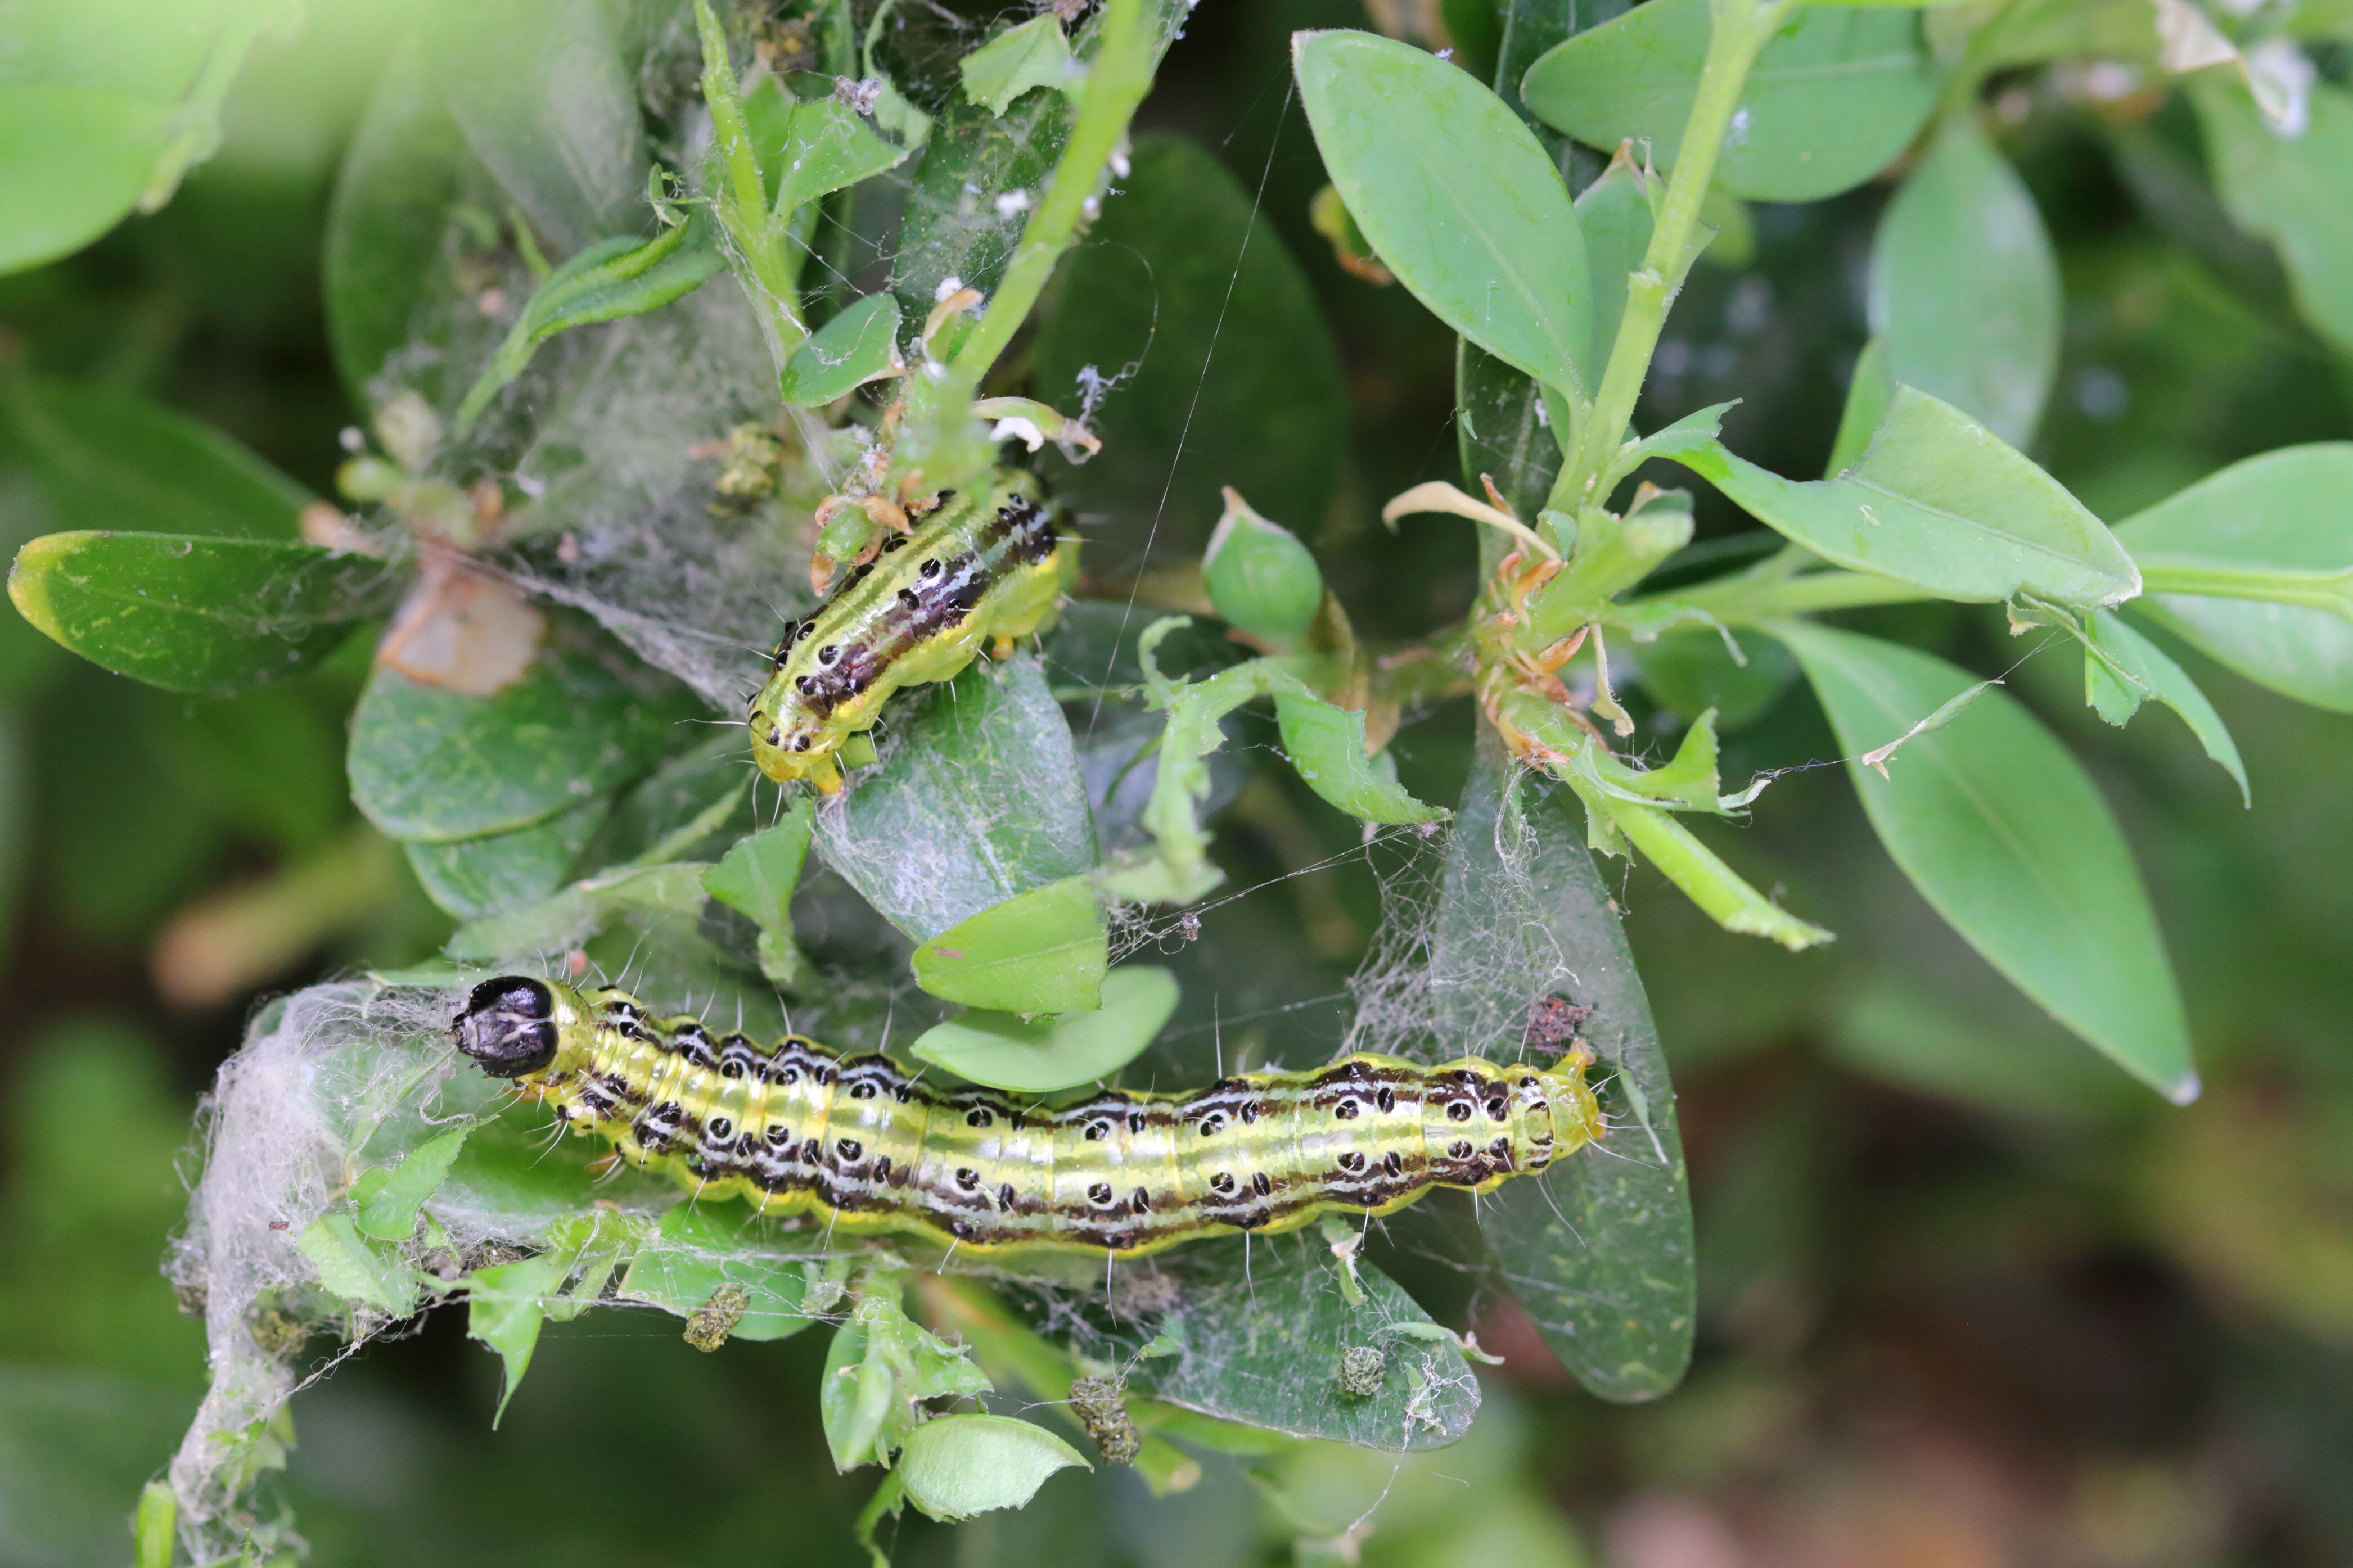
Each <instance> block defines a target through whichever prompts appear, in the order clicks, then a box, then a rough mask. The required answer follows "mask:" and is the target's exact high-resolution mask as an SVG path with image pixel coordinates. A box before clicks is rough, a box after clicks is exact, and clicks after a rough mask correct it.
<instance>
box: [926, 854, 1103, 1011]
mask: <svg viewBox="0 0 2353 1568" xmlns="http://www.w3.org/2000/svg"><path fill="white" fill-rule="evenodd" d="M1110 962H1111V960H1110V956H1109V938H1108V934H1107V932H1106V931H1105V929H1104V926H1103V910H1102V907H1101V906H1100V905H1099V904H1097V903H1096V901H1095V893H1094V884H1093V882H1092V880H1091V879H1088V878H1086V877H1065V878H1063V879H1061V880H1060V881H1058V882H1049V883H1047V884H1046V885H1045V886H1044V887H1042V888H1033V889H1030V890H1029V891H1028V892H1026V893H1019V894H1017V895H1015V896H1014V897H1012V898H1010V899H1008V900H1005V901H1004V902H1003V903H1001V904H992V905H990V906H989V907H988V908H987V909H985V910H980V911H979V912H978V913H976V914H971V915H967V916H965V918H964V919H963V920H960V921H957V922H956V923H955V924H954V925H952V926H950V927H949V928H948V929H947V930H945V931H941V932H940V933H939V934H938V935H936V936H934V937H933V938H931V939H930V940H929V941H927V942H924V943H923V945H922V946H921V947H918V948H917V949H915V983H916V984H919V985H921V986H922V987H923V989H924V990H926V991H928V992H930V993H931V994H933V995H934V996H941V997H944V998H946V999H947V1000H948V1001H951V1002H961V1003H964V1004H965V1005H966V1006H971V1007H993V1008H996V1009H997V1010H999V1011H1001V1012H1008V1013H1071V1012H1077V1011H1081V1010H1083V1009H1088V1008H1092V1007H1096V1006H1100V1005H1103V1003H1102V1000H1101V998H1102V991H1103V971H1104V970H1105V969H1106V968H1108V967H1109V965H1110Z"/></svg>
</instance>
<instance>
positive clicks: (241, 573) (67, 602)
mask: <svg viewBox="0 0 2353 1568" xmlns="http://www.w3.org/2000/svg"><path fill="white" fill-rule="evenodd" d="M397 587H398V579H397V578H396V575H395V574H393V572H392V570H391V569H390V568H389V567H387V566H386V565H385V563H383V562H381V561H376V560H372V559H370V558H369V557H367V556H364V555H347V554H340V553H337V552H332V551H327V550H321V549H318V548H317V547H315V546H313V545H309V544H298V543H294V542H281V541H278V540H263V539H204V538H190V537H187V536H185V535H179V534H166V533H113V532H101V531H85V532H78V533H52V534H47V535H46V536H44V537H42V538H39V539H36V540H34V541H33V542H30V543H28V544H26V546H25V547H24V549H22V550H21V551H19V552H17V553H16V564H15V565H14V566H13V567H11V568H10V570H9V573H8V596H9V597H10V598H11V599H12V600H14V601H15V602H16V608H17V609H18V610H19V611H20V612H22V613H23V615H24V616H25V618H26V620H28V621H30V622H31V623H32V624H33V625H34V626H37V627H39V628H40V629H41V630H42V631H43V632H45V633H47V635H48V636H49V637H52V638H54V639H56V641H58V643H60V644H62V645H63V646H64V647H69V648H71V649H72V650H73V651H74V652H76V653H78V654H80V655H81V656H82V657H83V658H87V659H89V660H90V661H91V662H92V663H94V664H101V665H104V666H105V667H106V668H109V669H111V670H114V671H116V672H117V673H119V674H122V675H128V676H132V677H134V678H135V679H140V680H143V681H146V682H147V683H148V684H150V685H153V686H161V687H164V688H165V689H169V690H173V691H193V692H201V693H204V694H206V695H210V696H227V695H229V694H231V693H234V692H238V691H248V690H251V689H253V688H255V687H257V686H265V685H268V684H269V682H271V681H273V680H282V679H286V678H287V677H289V676H291V675H299V674H301V673H302V672H303V671H304V670H306V669H308V668H310V667H311V665H313V664H315V663H317V662H318V661H319V660H320V659H322V658H325V657H326V656H327V655H328V654H330V653H332V652H333V651H334V649H335V648H336V647H338V646H339V645H341V643H342V642H343V638H344V637H346V636H347V635H348V634H349V633H350V630H351V626H352V623H353V621H356V620H359V619H360V618H362V617H363V616H369V615H374V614H376V613H379V612H381V611H384V610H387V609H389V608H391V605H392V600H393V597H394V595H395V593H396V589H397Z"/></svg>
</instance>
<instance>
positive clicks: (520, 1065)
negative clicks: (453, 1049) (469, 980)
mask: <svg viewBox="0 0 2353 1568" xmlns="http://www.w3.org/2000/svg"><path fill="white" fill-rule="evenodd" d="M450 1032H451V1033H452V1034H454V1035H455V1036H457V1038H458V1048H459V1050H461V1051H463V1052H465V1053H466V1054H467V1055H468V1056H470V1057H471V1058H474V1060H475V1062H476V1063H477V1064H478V1065H479V1066H480V1068H481V1069H482V1070H483V1071H484V1072H486V1073H489V1074H490V1075H491V1077H492V1078H526V1077H529V1076H530V1075H531V1074H533V1073H535V1072H537V1071H539V1070H540V1069H541V1068H544V1067H546V1066H547V1064H548V1063H550V1062H552V1061H554V1059H555V1045H556V1031H555V994H554V992H552V991H550V990H549V989H548V988H547V987H546V985H545V984H542V983H541V982H539V981H536V980H533V979H531V978H529V977H528V976H525V975H521V974H502V975H501V976H499V977H498V978H497V979H496V980H485V981H483V982H482V983H481V984H480V985H477V986H475V987H474V994H472V995H471V996H469V997H468V998H466V1010H465V1011H464V1012H462V1013H460V1014H459V1015H458V1016H457V1018H456V1020H455V1021H454V1022H452V1023H451V1025H450Z"/></svg>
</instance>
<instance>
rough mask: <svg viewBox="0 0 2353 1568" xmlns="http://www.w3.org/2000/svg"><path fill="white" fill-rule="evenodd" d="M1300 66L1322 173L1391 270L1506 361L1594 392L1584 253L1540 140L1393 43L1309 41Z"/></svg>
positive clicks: (1348, 36)
mask: <svg viewBox="0 0 2353 1568" xmlns="http://www.w3.org/2000/svg"><path fill="white" fill-rule="evenodd" d="M1292 58H1293V66H1294V68H1295V70H1296V72H1297V75H1298V78H1299V93H1300V99H1301V101H1302V102H1303V104H1304V105H1305V106H1306V110H1307V119H1308V122H1309V124H1311V125H1312V126H1313V127H1314V132H1315V144H1316V146H1317V147H1318V148H1319V149H1321V150H1322V152H1323V154H1324V167H1325V168H1326V169H1327V170H1329V171H1330V173H1331V175H1332V183H1333V184H1334V185H1335V186H1336V187H1337V188H1338V190H1339V192H1340V196H1341V199H1342V200H1343V201H1345V203H1346V204H1347V207H1348V211H1349V212H1350V213H1351V214H1352V215H1354V216H1355V217H1356V223H1357V226H1359V227H1361V228H1362V229H1363V230H1364V232H1365V236H1366V238H1368V239H1370V240H1371V241H1372V242H1373V248H1374V249H1375V250H1376V251H1377V253H1378V254H1379V256H1380V258H1381V261H1382V264H1383V265H1385V266H1386V267H1388V268H1389V270H1390V271H1392V272H1394V273H1396V274H1397V276H1398V281H1399V282H1401V283H1403V284H1404V285H1405V286H1406V287H1407V288H1408V289H1411V290H1412V291H1413V295H1414V297H1415V298H1416V299H1418V300H1420V301H1421V302H1422V303H1423V304H1424V305H1426V306H1428V307H1429V308H1430V312H1431V314H1433V315H1435V316H1437V317H1438V319H1439V320H1440V321H1444V322H1445V323H1446V324H1447V325H1448V326H1450V327H1452V328H1453V329H1454V330H1455V331H1458V332H1460V333H1461V334H1462V335H1463V336H1464V337H1466V338H1468V339H1470V340H1471V341H1472V342H1475V343H1477V344H1478V345H1479V346H1480V347H1481V348H1482V349H1485V350H1486V351H1487V352H1488V353H1491V354H1493V355H1494V356H1495V357H1496V358H1498V359H1501V360H1503V361H1504V362H1506V363H1509V364H1512V365H1514V366H1515V367H1517V368H1518V369H1520V370H1522V371H1525V372H1526V373H1527V374H1529V375H1532V376H1534V377H1535V378H1536V379H1537V380H1538V381H1540V382H1544V383H1546V384H1548V385H1551V386H1554V387H1556V388H1560V389H1562V390H1564V391H1575V390H1578V389H1581V388H1585V387H1588V386H1590V385H1591V384H1592V380H1593V378H1592V377H1590V376H1588V374H1585V372H1586V370H1587V368H1588V367H1586V366H1585V365H1583V364H1581V363H1580V360H1581V358H1582V356H1583V355H1584V354H1585V353H1587V352H1588V347H1589V345H1590V343H1591V342H1592V334H1593V327H1592V300H1591V297H1590V295H1591V285H1590V283H1589V281H1588V274H1587V270H1586V256H1585V241H1584V237H1583V236H1582V235H1581V234H1580V233H1579V231H1578V228H1577V213H1576V210H1575V209H1574V208H1573V207H1572V206H1571V205H1570V204H1569V199H1568V189H1567V186H1566V185H1564V184H1561V179H1560V172H1559V170H1558V169H1556V167H1554V165H1553V161H1552V159H1551V158H1550V157H1548V156H1547V155H1546V153H1545V151H1544V149H1543V148H1542V147H1541V146H1540V145H1538V144H1537V142H1536V139H1535V132H1532V131H1530V130H1529V129H1528V128H1527V126H1526V125H1525V124H1524V123H1522V121H1520V118H1519V117H1518V116H1517V115H1515V114H1514V113H1513V112H1512V111H1511V110H1510V109H1509V108H1507V107H1506V106H1505V105H1504V101H1503V100H1501V99H1499V98H1497V97H1496V96H1495V95H1494V94H1493V93H1492V92H1490V91H1488V90H1487V89H1485V88H1483V87H1482V86H1480V85H1479V84H1478V83H1477V82H1475V81H1473V80H1472V79H1471V78H1470V77H1469V76H1468V75H1466V74H1464V73H1463V72H1462V71H1461V69H1459V68H1456V67H1454V66H1451V65H1449V64H1447V63H1446V62H1445V61H1443V60H1440V59H1438V58H1436V57H1434V56H1432V55H1430V54H1427V53H1425V52H1423V51H1422V50H1420V49H1417V48H1414V47H1411V46H1409V45H1406V44H1400V43H1398V42H1396V41H1394V40H1392V39H1388V38H1381V37H1374V36H1372V35H1370V34H1367V33H1353V32H1330V33H1301V34H1299V35H1297V36H1296V37H1294V38H1293V41H1292Z"/></svg>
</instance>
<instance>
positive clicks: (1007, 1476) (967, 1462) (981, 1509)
mask: <svg viewBox="0 0 2353 1568" xmlns="http://www.w3.org/2000/svg"><path fill="white" fill-rule="evenodd" d="M1040 20H1042V21H1048V22H1050V21H1052V20H1053V18H1052V17H1051V16H1046V17H1041V18H1040ZM1073 1465H1076V1466H1077V1467H1078V1468H1081V1469H1082V1470H1088V1469H1092V1468H1094V1467H1093V1466H1092V1465H1090V1464H1088V1463H1087V1462H1086V1460H1084V1459H1083V1458H1080V1457H1079V1451H1078V1450H1077V1449H1076V1448H1073V1447H1071V1446H1070V1445H1069V1444H1068V1443H1065V1442H1063V1441H1062V1440H1061V1439H1060V1437H1057V1436H1054V1435H1053V1434H1052V1433H1051V1432H1049V1431H1047V1430H1046V1429H1045V1428H1044V1427H1043V1426H1033V1425H1032V1424H1030V1423H1029V1422H1027V1421H1017V1420H1015V1419H1014V1418H1013V1417H1012V1416H1010V1415H942V1416H940V1417H938V1418H936V1419H935V1420H931V1421H926V1422H924V1423H923V1425H922V1426H918V1427H916V1428H915V1429H914V1430H913V1432H910V1433H909V1434H907V1445H906V1451H905V1452H904V1453H902V1454H901V1455H900V1457H899V1477H900V1479H901V1480H902V1482H903V1483H904V1484H905V1486H906V1489H907V1500H908V1501H909V1502H912V1503H913V1504H914V1505H915V1506H916V1507H917V1508H919V1509H922V1510H923V1511H924V1512H925V1513H927V1514H930V1515H931V1516H932V1517H933V1518H934V1519H937V1520H943V1521H946V1522H948V1523H951V1524H954V1523H957V1522H959V1521H964V1520H967V1519H970V1518H971V1517H972V1516H973V1515H974V1514H976V1513H986V1512H987V1511H988V1510H991V1509H998V1508H1020V1507H1022V1506H1024V1505H1025V1504H1027V1503H1028V1502H1029V1500H1030V1499H1031V1498H1033V1497H1035V1496H1037V1495H1038V1489H1039V1487H1040V1486H1043V1485H1044V1484H1045V1481H1046V1478H1047V1477H1049V1476H1050V1475H1052V1474H1053V1473H1054V1472H1055V1471H1056V1470H1066V1469H1069V1468H1071V1466H1073Z"/></svg>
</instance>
